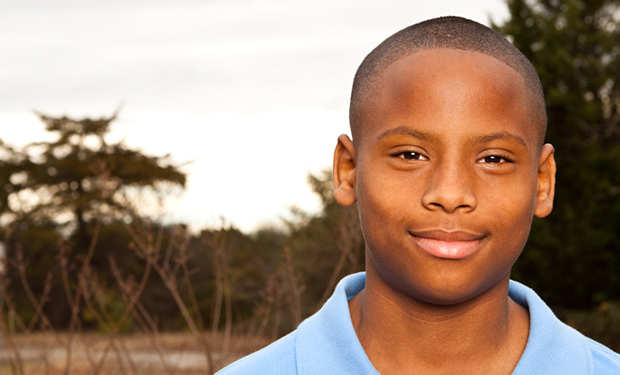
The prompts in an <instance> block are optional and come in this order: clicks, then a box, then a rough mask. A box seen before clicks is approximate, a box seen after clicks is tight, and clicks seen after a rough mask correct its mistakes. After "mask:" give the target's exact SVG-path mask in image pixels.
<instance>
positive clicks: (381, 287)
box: [349, 268, 529, 375]
mask: <svg viewBox="0 0 620 375" xmlns="http://www.w3.org/2000/svg"><path fill="white" fill-rule="evenodd" d="M508 282H509V276H508V275H506V277H505V278H504V279H502V280H501V281H500V282H499V283H498V284H497V285H495V286H494V287H493V288H491V289H489V290H488V291H486V292H485V293H483V294H481V295H479V296H477V297H476V298H474V299H472V300H469V301H466V302H463V303H459V304H454V305H449V306H446V305H433V304H428V303H424V302H422V301H418V300H415V299H414V298H411V297H409V296H407V295H405V294H404V293H402V292H399V291H396V290H393V289H391V288H390V287H389V286H387V285H386V284H385V283H382V282H381V279H379V275H377V274H376V272H373V270H372V268H369V270H368V272H367V278H366V287H365V288H364V290H363V291H362V292H360V293H359V294H358V295H357V296H355V297H354V298H353V299H351V301H350V302H349V305H350V310H351V319H352V322H353V327H354V328H355V331H356V333H357V335H358V337H359V340H360V342H361V344H362V346H363V347H364V350H365V352H366V354H367V355H368V357H369V359H370V361H371V362H372V363H373V365H374V366H375V368H376V369H377V370H378V371H379V372H380V373H381V374H384V375H387V374H401V373H402V374H405V373H421V374H427V373H428V374H444V373H445V374H454V373H459V374H467V373H476V374H479V373H483V371H487V372H488V373H493V374H502V373H506V374H510V373H512V370H513V369H514V367H515V366H516V364H517V363H518V361H519V358H520V357H521V354H522V353H523V350H524V349H525V345H526V344H527V337H528V334H529V316H528V313H527V310H526V309H524V308H523V307H522V306H520V305H518V304H517V303H515V302H514V301H512V300H511V299H510V298H509V297H508Z"/></svg>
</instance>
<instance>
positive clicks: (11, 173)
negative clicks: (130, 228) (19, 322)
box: [0, 114, 186, 325]
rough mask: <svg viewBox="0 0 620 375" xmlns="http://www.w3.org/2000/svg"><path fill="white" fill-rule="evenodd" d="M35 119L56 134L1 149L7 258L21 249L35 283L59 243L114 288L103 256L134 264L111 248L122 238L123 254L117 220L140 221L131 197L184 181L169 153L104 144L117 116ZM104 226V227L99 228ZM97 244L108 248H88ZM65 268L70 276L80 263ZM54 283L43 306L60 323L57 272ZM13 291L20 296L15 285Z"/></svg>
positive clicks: (51, 263) (0, 201) (62, 310)
mask: <svg viewBox="0 0 620 375" xmlns="http://www.w3.org/2000/svg"><path fill="white" fill-rule="evenodd" d="M39 117H40V119H41V121H42V122H43V123H44V124H45V128H46V130H47V131H49V132H52V133H54V134H56V135H57V138H56V139H55V140H54V141H51V142H38V143H32V144H30V145H28V146H26V147H25V149H24V150H15V149H13V148H11V147H9V146H6V145H4V144H0V148H2V150H1V151H3V155H2V156H1V157H0V160H1V161H0V163H2V165H1V166H2V168H0V183H2V184H3V186H2V187H3V188H0V210H1V211H0V214H4V215H5V221H6V217H7V215H8V216H12V217H13V224H12V225H11V226H10V230H8V231H7V230H5V231H4V232H5V233H10V234H11V235H12V236H11V238H9V241H8V249H7V250H8V251H7V252H8V257H9V258H14V256H15V252H16V251H17V250H18V248H22V249H23V252H24V258H25V260H26V261H30V262H29V267H28V269H27V271H28V277H29V278H30V279H31V283H32V284H33V285H35V286H39V285H42V284H43V281H42V280H43V279H44V278H45V275H46V273H47V272H48V271H49V270H52V269H55V268H57V267H55V266H56V265H57V264H56V260H55V256H57V254H56V253H57V252H58V242H59V241H60V242H63V244H62V245H61V248H69V249H70V251H71V252H72V253H73V256H72V257H71V258H72V259H74V260H75V259H78V260H80V259H81V260H80V262H82V263H91V264H90V266H92V270H93V272H94V274H95V276H93V277H95V278H101V279H102V282H103V283H104V284H105V283H106V282H112V283H113V282H114V281H112V280H106V279H111V276H110V275H111V273H110V272H109V265H108V256H109V255H114V256H118V257H122V260H123V261H133V262H135V261H136V259H134V258H135V257H133V258H132V257H131V256H129V255H128V252H127V251H124V252H123V251H122V249H119V248H117V247H115V246H112V245H111V243H112V242H115V241H116V242H118V241H121V242H123V244H124V245H125V246H124V249H125V250H126V249H127V245H128V241H129V239H128V238H127V237H128V236H127V235H126V233H124V235H113V233H118V230H119V221H122V220H124V221H125V222H127V221H130V220H133V219H135V218H138V217H139V216H140V214H141V211H140V208H141V207H138V205H137V204H136V202H135V200H136V199H137V198H140V197H141V196H142V195H147V193H149V192H150V193H151V195H153V196H154V197H157V194H161V193H162V192H165V188H166V187H168V186H170V187H178V188H183V187H184V186H185V182H186V176H185V174H184V173H183V172H182V171H180V169H179V167H178V166H176V165H173V164H172V163H171V162H170V160H169V157H168V156H164V157H156V156H149V155H145V154H144V153H143V152H142V151H140V150H135V149H131V148H129V147H127V146H125V145H124V144H123V143H122V142H120V143H114V144H110V143H109V142H107V140H106V135H107V134H108V133H109V131H110V124H111V123H112V122H113V121H114V120H115V119H116V114H114V115H112V116H110V117H103V118H100V119H89V118H84V119H81V120H75V119H71V118H68V117H50V116H46V115H43V114H39ZM159 198H162V197H159ZM162 199H163V198H162ZM152 203H157V202H152ZM106 225H108V226H109V228H103V229H102V226H106ZM37 228H38V229H37ZM108 229H109V230H108ZM120 229H123V228H122V226H120ZM50 233H55V236H54V235H51V234H50ZM43 234H44V235H45V236H47V240H45V241H43V240H42V239H39V238H38V237H37V236H42V235H43ZM100 234H101V235H102V236H101V238H99V235H100ZM110 234H112V235H110ZM123 237H125V238H124V239H122V238H123ZM50 239H51V240H50ZM95 247H97V248H98V249H99V248H100V249H106V250H110V251H108V252H104V251H94V250H95ZM76 255H77V256H76ZM35 260H36V261H35ZM117 260H118V259H117ZM90 266H89V267H90ZM125 266H127V267H131V265H129V264H125ZM68 269H69V270H73V273H75V272H77V271H76V270H79V269H81V266H80V265H73V266H69V268H68ZM89 269H90V268H89ZM71 276H72V277H73V279H75V277H76V275H75V274H73V275H71ZM52 283H53V286H52V291H51V295H52V296H56V298H55V300H54V304H53V305H48V306H47V307H46V308H48V309H54V311H55V312H50V311H48V313H49V314H50V316H51V317H52V318H54V317H60V318H59V320H63V319H64V320H65V322H66V321H67V319H68V317H67V314H66V306H64V305H63V301H62V295H63V294H67V293H66V292H63V287H62V285H61V277H59V275H55V277H54V278H53V281H52ZM73 283H74V285H73V286H74V287H75V288H76V290H77V289H79V288H77V287H76V286H75V285H76V284H75V281H73ZM12 287H13V288H16V289H14V291H15V292H16V294H17V295H19V293H18V290H19V288H20V287H19V286H18V285H13V286H12ZM64 289H65V290H66V288H64ZM78 294H79V293H78ZM68 299H69V300H70V299H71V298H68ZM56 323H58V324H60V325H62V323H59V322H56Z"/></svg>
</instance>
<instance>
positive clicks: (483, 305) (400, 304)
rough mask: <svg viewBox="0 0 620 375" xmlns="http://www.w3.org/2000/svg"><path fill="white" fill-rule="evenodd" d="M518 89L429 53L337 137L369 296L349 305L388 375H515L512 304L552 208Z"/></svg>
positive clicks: (337, 176) (465, 60)
mask: <svg viewBox="0 0 620 375" xmlns="http://www.w3.org/2000/svg"><path fill="white" fill-rule="evenodd" d="M529 95H531V94H530V92H529V91H528V89H527V88H526V85H525V82H524V80H523V78H522V77H521V76H520V75H519V74H518V73H517V72H516V71H514V70H513V69H512V68H510V67H509V66H507V65H505V64H504V63H502V62H500V61H498V60H496V59H494V58H492V57H490V56H488V55H485V54H482V53H479V52H470V51H462V50H455V49H433V50H427V51H422V52H417V53H414V54H411V55H408V56H405V57H403V58H401V59H400V60H397V61H396V62H394V63H392V64H391V65H390V66H389V67H388V68H387V69H386V70H385V71H384V72H383V73H382V76H381V84H380V87H379V88H378V89H377V92H376V93H375V95H373V97H372V98H369V99H367V103H365V112H364V113H362V124H361V125H362V126H361V130H360V134H359V135H358V137H357V139H356V140H355V143H354V142H352V141H351V140H350V139H349V137H348V136H346V135H341V136H340V137H339V138H338V145H337V147H336V151H335V154H334V184H335V197H336V200H337V201H338V203H340V204H341V205H344V206H348V205H352V204H354V203H355V202H357V204H358V208H359V212H360V220H361V225H362V230H363V233H364V239H365V241H366V272H367V275H366V287H365V288H364V290H363V291H362V292H360V293H359V294H358V295H357V296H355V297H354V298H353V299H351V301H350V302H349V306H350V311H351V318H352V321H353V326H354V328H355V331H356V333H357V335H358V337H359V339H360V342H361V344H362V346H363V347H364V350H365V351H366V354H367V355H368V357H369V359H370V360H371V362H372V363H373V365H374V366H375V368H376V369H377V370H378V371H379V372H380V373H382V374H383V375H390V374H484V373H488V374H510V373H512V371H513V370H514V368H515V366H516V365H517V363H518V361H519V359H520V357H521V355H522V353H523V350H524V349H525V346H526V344H527V339H528V335H529V315H528V312H527V310H526V309H525V308H523V307H522V306H520V305H518V304H517V303H515V302H514V301H512V300H511V299H510V298H509V297H508V282H509V277H510V269H511V267H512V265H513V264H514V262H515V261H516V259H517V258H518V256H519V254H520V253H521V251H522V250H523V247H524V246H525V242H526V240H527V237H528V234H529V231H530V227H531V223H532V218H533V216H534V215H535V216H538V217H544V216H547V215H548V214H549V213H550V212H551V210H552V208H553V196H554V187H555V168H556V167H555V161H554V158H553V152H554V149H553V147H552V146H551V145H550V144H545V145H542V146H541V144H542V142H541V140H540V139H539V137H540V133H541V132H540V131H539V129H540V128H539V127H540V126H541V124H540V121H541V119H537V118H533V115H532V113H533V111H529V110H528V108H529V107H528V106H529V105H531V100H530V97H529Z"/></svg>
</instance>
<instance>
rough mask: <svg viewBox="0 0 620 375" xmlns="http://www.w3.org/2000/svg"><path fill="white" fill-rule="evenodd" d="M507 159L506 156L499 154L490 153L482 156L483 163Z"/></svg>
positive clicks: (505, 160)
mask: <svg viewBox="0 0 620 375" xmlns="http://www.w3.org/2000/svg"><path fill="white" fill-rule="evenodd" d="M507 161H508V160H507V159H506V158H503V157H501V156H497V155H490V156H486V157H484V158H482V162H483V163H505V162H507Z"/></svg>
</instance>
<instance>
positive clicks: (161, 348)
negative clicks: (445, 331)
mask: <svg viewBox="0 0 620 375" xmlns="http://www.w3.org/2000/svg"><path fill="white" fill-rule="evenodd" d="M206 339H207V340H208V341H207V342H208V343H213V344H214V345H211V346H212V348H213V349H215V350H213V349H212V350H211V358H212V361H213V365H214V369H215V370H216V371H217V370H219V369H220V368H222V367H224V366H226V365H227V364H229V363H231V362H232V361H234V360H236V359H238V358H241V357H242V356H244V355H246V354H249V353H251V352H253V351H255V350H257V349H260V348H261V347H263V346H265V345H267V344H268V343H269V340H268V339H264V338H257V337H244V336H233V337H232V339H231V345H230V347H231V350H230V351H229V352H222V351H221V345H218V343H219V342H220V341H221V340H219V337H213V336H209V337H207V338H206ZM68 358H70V360H69V366H67V359H68ZM104 358H105V359H104ZM206 366H207V354H206V353H204V352H203V351H202V350H201V348H200V346H199V345H198V343H197V341H196V339H195V338H194V336H193V335H192V334H191V333H164V334H160V335H158V336H157V337H155V336H154V335H144V334H142V335H140V334H135V335H122V336H118V337H117V338H115V339H113V340H112V339H110V337H109V336H107V335H105V334H97V333H86V334H80V335H76V336H74V337H73V338H71V337H69V335H68V334H57V335H52V334H44V333H34V334H30V335H15V336H13V337H12V339H11V342H9V341H7V340H6V337H1V336H0V374H24V375H30V374H33V375H34V374H118V375H122V374H179V375H182V374H204V373H205V369H206Z"/></svg>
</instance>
